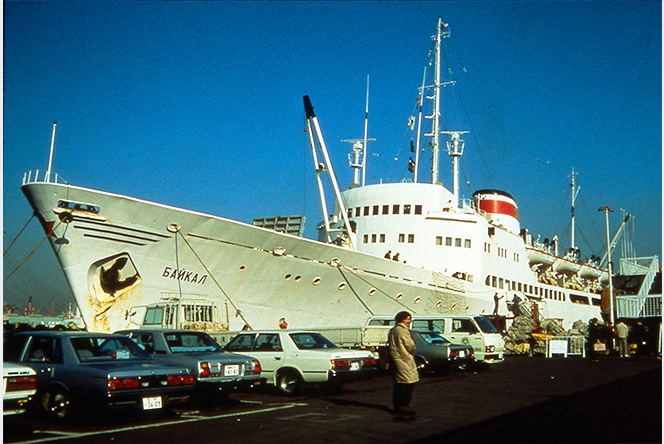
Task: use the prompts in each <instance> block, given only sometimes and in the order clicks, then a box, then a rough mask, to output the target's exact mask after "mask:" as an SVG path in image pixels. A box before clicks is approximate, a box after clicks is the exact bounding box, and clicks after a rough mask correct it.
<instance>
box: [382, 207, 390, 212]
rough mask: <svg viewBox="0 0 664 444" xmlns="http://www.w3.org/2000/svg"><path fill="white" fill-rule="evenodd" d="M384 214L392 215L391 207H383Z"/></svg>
mask: <svg viewBox="0 0 664 444" xmlns="http://www.w3.org/2000/svg"><path fill="white" fill-rule="evenodd" d="M383 214H390V206H389V205H383Z"/></svg>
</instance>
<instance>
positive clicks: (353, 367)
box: [350, 361, 360, 370]
mask: <svg viewBox="0 0 664 444" xmlns="http://www.w3.org/2000/svg"><path fill="white" fill-rule="evenodd" d="M350 369H351V370H359V369H360V363H359V362H357V361H355V362H351V363H350Z"/></svg>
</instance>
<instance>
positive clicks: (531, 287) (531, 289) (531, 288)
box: [530, 285, 533, 293]
mask: <svg viewBox="0 0 664 444" xmlns="http://www.w3.org/2000/svg"><path fill="white" fill-rule="evenodd" d="M532 292H533V286H532V285H531V286H530V293H532Z"/></svg>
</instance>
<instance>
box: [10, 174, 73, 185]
mask: <svg viewBox="0 0 664 444" xmlns="http://www.w3.org/2000/svg"><path fill="white" fill-rule="evenodd" d="M40 174H41V180H40V177H39V176H40ZM37 182H50V183H62V184H65V185H69V182H67V181H66V180H65V179H64V178H63V177H62V176H59V175H58V173H54V172H51V174H50V177H49V174H48V171H39V170H36V171H28V172H27V173H24V174H23V182H22V183H21V186H23V185H26V184H29V183H37Z"/></svg>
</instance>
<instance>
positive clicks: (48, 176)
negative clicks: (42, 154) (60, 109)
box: [45, 121, 58, 182]
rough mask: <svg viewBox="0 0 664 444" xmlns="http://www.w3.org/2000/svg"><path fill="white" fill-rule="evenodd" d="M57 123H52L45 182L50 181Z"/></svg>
mask: <svg viewBox="0 0 664 444" xmlns="http://www.w3.org/2000/svg"><path fill="white" fill-rule="evenodd" d="M57 125H58V122H56V121H53V135H52V136H51V153H50V154H49V155H48V170H47V171H46V180H45V181H46V182H50V181H51V166H52V165H53V148H54V147H55V127H56V126H57Z"/></svg>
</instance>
